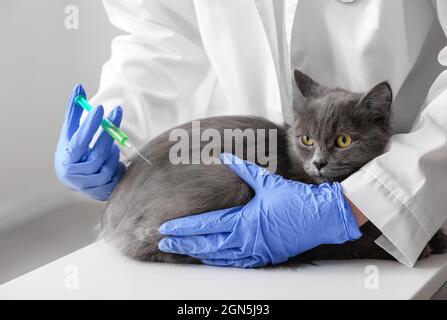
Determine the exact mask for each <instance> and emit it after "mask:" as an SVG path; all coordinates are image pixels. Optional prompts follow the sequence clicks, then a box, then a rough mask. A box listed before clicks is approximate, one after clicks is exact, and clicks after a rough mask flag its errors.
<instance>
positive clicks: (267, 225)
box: [158, 154, 361, 268]
mask: <svg viewBox="0 0 447 320" xmlns="http://www.w3.org/2000/svg"><path fill="white" fill-rule="evenodd" d="M221 159H222V160H223V161H224V163H225V164H226V165H227V166H228V167H229V168H230V169H231V170H232V171H233V172H234V173H236V174H237V175H238V176H239V177H240V178H241V179H242V180H244V181H245V182H246V183H247V184H248V185H249V186H250V187H251V188H252V189H253V190H254V191H255V196H254V197H253V199H251V201H250V202H249V203H248V204H246V205H245V206H241V207H235V208H230V209H223V210H217V211H214V212H209V213H203V214H199V215H194V216H189V217H184V218H180V219H175V220H171V221H168V222H166V223H164V224H163V225H162V226H161V227H160V232H161V233H162V234H164V235H169V237H166V238H163V239H162V240H161V241H160V242H159V245H158V247H159V249H160V250H161V251H164V252H171V253H177V254H186V255H189V256H192V257H194V258H197V259H200V260H202V262H203V263H205V264H209V265H214V266H232V267H242V268H250V267H260V266H264V265H266V264H277V263H281V262H284V261H287V260H288V259H289V258H290V257H293V256H296V255H298V254H300V253H302V252H304V251H307V250H309V249H312V248H314V247H316V246H318V245H320V244H338V243H343V242H346V241H349V240H354V239H358V238H359V237H360V236H361V233H360V231H359V228H358V226H357V223H356V221H355V219H354V216H353V214H352V211H351V209H350V207H349V206H348V204H347V203H346V201H345V199H344V196H343V193H342V191H341V187H340V185H339V184H338V183H333V184H322V185H319V186H315V185H308V184H304V183H300V182H296V181H291V180H286V179H284V178H282V177H281V176H279V175H276V174H272V173H270V172H268V171H267V170H265V169H264V168H262V167H259V166H257V165H256V164H253V163H250V162H247V161H242V160H240V159H238V158H236V157H235V156H233V155H231V154H222V155H221ZM235 160H237V162H236V161H235Z"/></svg>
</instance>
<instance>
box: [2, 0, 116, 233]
mask: <svg viewBox="0 0 447 320" xmlns="http://www.w3.org/2000/svg"><path fill="white" fill-rule="evenodd" d="M68 5H76V6H77V7H78V8H79V19H80V21H79V30H67V29H66V28H65V24H64V21H65V18H66V16H67V15H66V14H65V12H64V11H65V8H66V6H68ZM117 32H118V31H117V30H115V29H114V28H113V27H112V26H111V25H110V24H109V22H108V20H107V17H106V14H105V11H104V8H103V6H102V2H101V1H99V0H72V1H67V0H57V1H56V0H38V1H30V0H2V1H0V38H1V41H2V43H1V45H0V48H1V50H0V103H1V107H0V108H1V109H0V110H1V127H0V133H1V139H2V148H1V151H0V153H1V158H0V177H1V178H0V181H1V183H0V221H1V222H0V229H5V228H7V227H8V225H9V224H11V223H12V222H13V221H14V220H17V219H19V218H20V216H21V215H28V216H29V215H32V214H34V212H35V211H38V210H37V209H36V210H34V209H33V208H37V207H40V208H41V207H42V206H52V205H55V203H56V202H60V201H61V200H62V199H64V198H65V197H69V196H71V194H72V193H71V192H70V191H69V190H67V189H66V188H65V187H64V186H62V185H61V184H60V183H59V182H58V181H57V178H56V176H55V173H54V169H53V155H54V150H55V146H56V142H57V137H58V134H59V130H60V127H61V125H62V121H63V118H64V111H65V104H66V101H67V98H68V96H69V93H70V91H71V88H72V87H73V86H74V85H75V84H76V83H82V84H83V85H84V86H85V88H86V90H87V94H88V95H89V96H92V95H93V94H94V93H95V92H96V90H97V87H98V83H99V76H100V70H101V66H102V64H103V63H104V62H105V61H106V60H107V59H108V58H109V55H110V41H111V39H112V38H113V36H114V35H115V34H117ZM41 209H42V208H41Z"/></svg>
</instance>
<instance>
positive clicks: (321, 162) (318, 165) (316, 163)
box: [313, 160, 327, 170]
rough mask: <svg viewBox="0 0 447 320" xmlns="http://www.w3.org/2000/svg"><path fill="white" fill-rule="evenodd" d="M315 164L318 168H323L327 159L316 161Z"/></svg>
mask: <svg viewBox="0 0 447 320" xmlns="http://www.w3.org/2000/svg"><path fill="white" fill-rule="evenodd" d="M313 164H314V166H315V168H317V169H318V170H321V169H322V168H324V167H325V166H326V165H327V161H324V160H320V161H314V162H313Z"/></svg>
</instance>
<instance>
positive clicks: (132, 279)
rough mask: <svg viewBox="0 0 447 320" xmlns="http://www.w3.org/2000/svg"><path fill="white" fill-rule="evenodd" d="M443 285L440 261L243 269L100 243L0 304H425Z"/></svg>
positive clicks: (1, 290)
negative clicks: (152, 256)
mask: <svg viewBox="0 0 447 320" xmlns="http://www.w3.org/2000/svg"><path fill="white" fill-rule="evenodd" d="M368 266H370V267H368ZM371 266H372V267H371ZM377 271H378V274H377ZM370 272H372V273H370ZM377 275H378V276H377ZM376 276H377V277H376ZM377 280H378V282H377ZM446 281H447V255H437V256H432V257H430V258H429V259H427V260H424V261H421V262H419V263H418V264H417V265H416V267H415V268H408V267H405V266H403V265H400V264H399V263H397V262H392V261H372V260H371V261H341V262H333V261H325V262H319V263H318V266H303V267H298V268H293V269H290V268H289V269H286V268H277V269H258V270H243V269H232V268H216V267H208V266H202V265H199V266H197V265H172V264H157V263H143V262H136V261H132V260H129V259H127V258H125V257H124V256H122V255H121V254H120V253H118V252H116V251H115V250H114V249H113V248H111V247H110V246H109V245H108V244H106V243H104V242H102V241H100V242H96V243H94V244H92V245H89V246H87V247H85V248H83V249H80V250H78V251H76V252H74V253H72V254H69V255H67V256H65V257H63V258H61V259H59V260H56V261H54V262H52V263H49V264H48V265H45V266H43V267H41V268H39V269H36V270H34V271H32V272H30V273H28V274H25V275H23V276H21V277H19V278H17V279H14V280H12V281H10V282H7V283H5V284H3V285H1V286H0V299H35V298H39V299H101V298H105V299H110V298H111V299H427V298H430V297H431V296H432V295H433V294H434V293H435V292H436V291H437V290H438V289H439V288H440V286H441V285H442V284H443V283H445V282H446ZM365 282H366V283H367V284H368V285H367V286H365ZM377 284H378V289H377V288H376V285H377Z"/></svg>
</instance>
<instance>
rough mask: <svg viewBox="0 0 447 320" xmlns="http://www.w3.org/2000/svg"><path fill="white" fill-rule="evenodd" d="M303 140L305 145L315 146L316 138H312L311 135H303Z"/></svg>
mask: <svg viewBox="0 0 447 320" xmlns="http://www.w3.org/2000/svg"><path fill="white" fill-rule="evenodd" d="M301 142H302V143H303V144H304V145H305V146H308V147H310V146H313V145H314V139H312V138H311V137H309V136H306V135H303V136H301Z"/></svg>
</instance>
